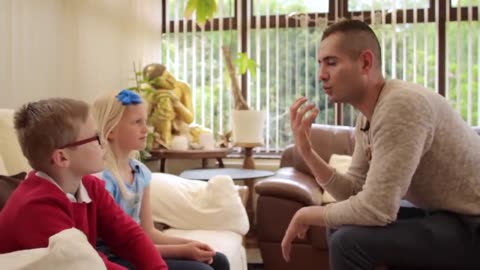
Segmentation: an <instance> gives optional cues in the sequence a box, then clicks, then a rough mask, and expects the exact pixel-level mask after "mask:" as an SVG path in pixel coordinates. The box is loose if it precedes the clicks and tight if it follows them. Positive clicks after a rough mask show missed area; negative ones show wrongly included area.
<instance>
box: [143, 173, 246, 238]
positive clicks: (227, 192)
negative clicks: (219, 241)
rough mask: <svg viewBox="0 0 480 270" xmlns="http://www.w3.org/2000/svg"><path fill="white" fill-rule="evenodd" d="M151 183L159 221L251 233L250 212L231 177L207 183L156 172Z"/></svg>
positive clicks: (179, 226)
mask: <svg viewBox="0 0 480 270" xmlns="http://www.w3.org/2000/svg"><path fill="white" fill-rule="evenodd" d="M150 185H151V187H150V202H151V205H152V215H153V221H155V222H158V223H164V224H167V225H168V226H170V227H172V228H175V229H183V230H227V231H232V232H236V233H239V234H242V235H244V234H246V233H247V232H248V229H249V223H248V216H247V212H246V210H245V207H244V206H243V204H242V202H241V199H240V196H239V195H238V190H237V189H236V188H235V185H234V183H233V180H232V179H231V178H230V177H229V176H224V175H219V176H215V177H213V178H212V179H210V180H209V181H208V182H204V181H198V180H188V179H184V178H181V177H178V176H175V175H171V174H165V173H153V174H152V181H151V184H150Z"/></svg>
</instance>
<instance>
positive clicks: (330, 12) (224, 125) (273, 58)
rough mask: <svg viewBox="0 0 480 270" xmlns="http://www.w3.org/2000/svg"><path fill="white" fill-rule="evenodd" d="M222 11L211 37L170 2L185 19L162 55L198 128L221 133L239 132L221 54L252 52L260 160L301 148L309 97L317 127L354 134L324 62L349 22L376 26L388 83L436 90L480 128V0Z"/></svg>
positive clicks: (270, 4)
mask: <svg viewBox="0 0 480 270" xmlns="http://www.w3.org/2000/svg"><path fill="white" fill-rule="evenodd" d="M164 1H165V2H167V1H166V0H164ZM217 2H218V5H219V6H222V8H221V10H220V9H219V14H218V16H217V17H216V19H215V20H213V21H212V22H210V23H208V24H207V25H206V26H205V29H204V30H202V29H200V28H198V27H192V25H193V24H192V22H186V21H183V22H182V21H178V20H183V18H180V17H181V16H183V11H182V10H183V9H184V5H185V3H186V0H183V1H173V0H168V3H167V4H168V5H169V7H167V10H169V12H171V11H172V10H175V8H177V9H178V11H177V13H178V14H181V16H180V17H178V20H177V21H176V20H173V19H172V18H170V19H169V20H168V21H169V23H168V24H167V20H166V19H165V25H166V27H165V28H164V35H165V39H164V46H163V48H162V50H163V56H164V58H163V59H164V62H165V63H168V64H167V65H168V67H169V69H170V70H171V71H172V73H173V74H175V75H176V76H177V78H179V79H182V80H185V81H187V82H188V83H189V84H190V85H191V87H192V90H193V93H194V106H195V108H196V113H195V122H196V123H198V124H201V125H204V126H206V127H209V128H211V129H213V130H214V132H224V131H227V130H229V129H230V128H231V125H230V119H229V116H230V115H231V113H230V111H231V108H232V98H231V93H230V82H229V79H228V76H227V72H226V70H225V65H224V60H223V56H222V53H221V46H222V45H226V46H228V47H229V48H230V49H231V51H238V52H240V51H242V52H244V53H246V54H247V55H248V56H249V57H250V58H251V59H253V60H255V61H256V62H257V64H258V65H259V68H258V70H257V75H256V77H253V76H252V75H251V74H247V75H243V76H241V77H240V79H241V84H242V89H243V93H244V95H245V97H246V99H247V102H248V103H249V105H250V106H251V107H252V108H255V109H261V110H265V111H267V113H268V116H267V129H266V132H265V138H266V145H265V147H264V148H263V149H261V151H265V152H277V153H278V152H280V151H282V149H284V147H285V146H286V145H288V144H290V143H292V135H291V131H290V123H289V111H288V110H289V106H290V105H291V104H292V102H293V100H295V98H297V97H298V96H300V95H306V96H308V97H309V98H310V100H312V101H313V102H315V103H316V104H317V106H318V107H319V108H320V114H319V116H318V118H317V120H316V122H317V123H324V124H338V125H350V126H353V125H354V124H355V118H356V114H357V113H356V111H355V110H354V109H353V108H352V107H351V106H350V105H346V104H330V103H329V102H328V99H327V97H326V96H325V94H324V92H323V90H322V85H321V82H319V80H318V66H317V60H316V55H317V49H318V46H319V43H320V38H321V35H322V31H323V29H325V27H326V26H327V23H328V22H332V20H336V19H340V18H343V17H346V18H356V19H360V20H365V21H366V22H368V23H369V24H371V25H372V28H373V29H374V31H375V32H376V34H377V36H378V38H379V41H380V43H381V46H382V70H383V72H384V74H385V76H386V77H387V78H391V79H394V78H398V79H404V80H408V81H413V82H417V83H419V84H422V85H424V86H426V87H428V88H431V89H433V90H434V91H436V92H438V93H439V94H441V95H444V96H446V98H447V99H448V100H449V101H450V102H451V104H452V106H454V107H455V108H456V109H457V110H458V111H459V113H460V114H461V115H462V117H463V118H464V119H465V120H466V121H467V122H468V123H469V124H472V125H480V117H479V116H480V107H479V106H478V104H479V103H480V94H479V93H480V89H479V88H480V83H479V82H480V73H479V70H478V69H479V66H480V57H479V54H480V32H479V31H478V29H480V23H479V20H478V18H479V17H478V6H479V3H478V2H479V1H478V0H474V1H467V0H460V1H454V0H452V1H447V0H445V1H430V0H405V1H386V0H344V1H306V0H304V1H292V0H259V1H233V0H228V1H226V0H225V1H221V0H218V1H217ZM450 2H451V4H450ZM329 3H333V4H332V5H333V6H331V5H329ZM395 3H396V4H395ZM431 3H432V4H431ZM180 11H182V12H180ZM220 11H221V12H220ZM234 11H237V12H234ZM224 12H225V13H224ZM169 14H170V13H169ZM175 18H176V17H175ZM185 26H186V27H185Z"/></svg>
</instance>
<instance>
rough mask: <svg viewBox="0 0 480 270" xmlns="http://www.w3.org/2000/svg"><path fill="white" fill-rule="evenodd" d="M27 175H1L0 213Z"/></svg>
mask: <svg viewBox="0 0 480 270" xmlns="http://www.w3.org/2000/svg"><path fill="white" fill-rule="evenodd" d="M26 175H27V174H26V173H24V172H22V173H19V174H16V175H12V176H7V175H0V211H1V210H2V208H3V206H4V205H5V203H6V202H7V200H8V198H9V197H10V195H11V194H12V192H13V191H14V190H15V189H16V188H17V187H18V185H19V184H20V182H21V181H22V180H23V179H25V176H26Z"/></svg>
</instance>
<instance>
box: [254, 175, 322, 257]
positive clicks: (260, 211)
mask: <svg viewBox="0 0 480 270" xmlns="http://www.w3.org/2000/svg"><path fill="white" fill-rule="evenodd" d="M255 191H256V192H257V194H258V195H259V197H258V201H257V235H258V240H259V241H260V242H261V243H280V242H281V240H282V238H283V235H284V234H285V230H286V229H287V227H288V224H289V223H290V221H291V219H292V217H293V215H294V214H295V213H296V212H297V211H298V210H299V209H300V208H302V207H305V206H311V205H321V202H322V189H321V188H320V186H319V185H318V184H317V183H316V181H315V179H314V178H313V177H311V176H309V175H306V174H304V173H301V172H299V171H297V170H295V169H294V168H281V169H280V170H279V171H278V172H277V174H276V175H274V176H272V177H270V178H267V179H265V180H262V181H260V182H259V183H258V184H256V185H255ZM294 243H295V244H308V245H312V246H313V247H314V248H320V249H327V241H326V237H325V228H322V227H317V226H312V227H311V228H310V229H309V231H308V234H307V238H306V239H295V240H294Z"/></svg>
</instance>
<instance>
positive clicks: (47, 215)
mask: <svg viewBox="0 0 480 270" xmlns="http://www.w3.org/2000/svg"><path fill="white" fill-rule="evenodd" d="M14 121H15V129H16V131H17V136H18V140H19V142H20V146H21V148H22V152H23V154H24V155H25V156H26V158H27V159H28V161H29V163H30V165H31V167H32V168H33V171H32V172H30V173H29V174H28V176H27V178H26V179H25V180H24V181H23V183H22V184H20V186H19V187H18V188H17V189H16V190H15V192H14V193H13V194H12V195H11V197H10V199H9V200H8V201H7V203H6V205H5V207H4V209H3V210H2V212H0V235H1V236H2V241H0V253H7V252H13V251H17V250H23V249H32V248H40V247H46V246H48V240H49V237H50V236H52V235H54V234H56V233H58V232H60V231H62V230H65V229H69V228H72V227H75V228H77V229H79V230H80V231H82V232H83V233H85V235H86V236H87V238H88V241H89V242H90V244H91V245H92V246H93V247H95V246H96V239H97V236H98V237H101V238H102V239H103V240H105V242H107V243H108V245H109V246H110V247H112V249H113V250H114V251H115V252H116V253H117V254H119V255H120V256H122V257H123V258H126V259H128V260H129V261H130V262H131V263H132V264H133V265H134V266H135V267H136V268H137V269H167V267H166V265H165V262H164V261H163V259H162V258H161V256H160V254H159V253H158V251H157V250H156V249H155V247H154V245H153V243H152V242H151V240H149V238H148V237H147V236H146V235H145V234H144V233H143V231H142V229H141V228H140V227H139V226H138V225H137V224H136V223H135V222H134V221H133V220H132V219H131V218H130V217H128V216H127V215H126V214H125V213H124V212H123V211H122V209H120V208H119V207H118V206H117V204H116V203H115V202H114V201H113V199H112V198H111V196H110V195H109V193H108V192H107V191H106V190H105V188H104V184H103V182H102V181H100V180H98V179H97V178H95V177H93V176H90V175H89V174H92V173H95V172H98V171H101V170H103V164H104V160H103V157H104V155H105V153H104V151H103V148H102V147H101V141H100V139H99V137H98V135H97V131H96V123H95V121H94V119H93V116H92V114H91V111H90V107H89V105H88V104H87V103H85V102H82V101H77V100H72V99H60V98H54V99H47V100H41V101H38V102H32V103H28V104H26V105H24V106H23V107H22V108H20V109H19V110H18V111H17V112H16V113H15V119H14ZM100 256H101V257H102V259H103V260H104V262H105V265H106V266H107V268H108V269H114V270H116V269H125V268H124V267H122V266H120V265H118V264H115V263H113V262H110V261H108V260H107V258H106V257H105V255H103V254H101V253H100Z"/></svg>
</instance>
